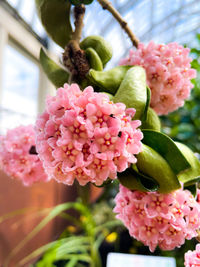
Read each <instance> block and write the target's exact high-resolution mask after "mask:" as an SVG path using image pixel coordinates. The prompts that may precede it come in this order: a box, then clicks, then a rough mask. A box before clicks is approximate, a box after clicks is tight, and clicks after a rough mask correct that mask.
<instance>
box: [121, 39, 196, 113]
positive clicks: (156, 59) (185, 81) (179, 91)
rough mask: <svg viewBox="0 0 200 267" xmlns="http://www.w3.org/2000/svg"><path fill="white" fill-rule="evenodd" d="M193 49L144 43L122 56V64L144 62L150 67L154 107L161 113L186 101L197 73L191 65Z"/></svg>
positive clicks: (152, 103) (171, 44) (147, 72)
mask: <svg viewBox="0 0 200 267" xmlns="http://www.w3.org/2000/svg"><path fill="white" fill-rule="evenodd" d="M189 51H190V49H189V48H184V47H183V46H181V45H179V44H177V43H169V44H167V45H164V44H155V43H154V42H153V41H151V42H150V43H149V44H148V45H147V46H145V45H144V44H143V43H140V44H139V46H138V49H137V50H136V51H133V50H131V51H130V54H129V57H128V58H125V59H122V60H121V62H120V65H140V66H142V67H143V68H144V69H145V70H146V75H147V84H148V86H149V87H150V89H151V107H152V108H153V109H154V110H155V111H156V112H157V114H158V115H162V114H167V113H169V112H172V111H174V110H176V109H177V108H179V107H181V106H183V105H184V100H185V99H186V98H188V97H189V95H190V90H191V89H192V87H193V84H192V83H191V82H190V80H191V79H192V78H195V77H196V71H195V70H194V69H192V68H191V66H190V62H191V61H192V59H191V58H190V57H189V56H188V54H189Z"/></svg>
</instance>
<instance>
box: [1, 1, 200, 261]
mask: <svg viewBox="0 0 200 267" xmlns="http://www.w3.org/2000/svg"><path fill="white" fill-rule="evenodd" d="M111 2H112V3H113V5H114V6H115V8H116V9H117V10H118V11H119V12H120V13H121V15H122V16H123V17H124V18H125V20H127V21H128V23H129V25H130V27H131V29H132V30H133V32H134V33H135V34H136V36H137V37H138V38H139V39H140V40H141V41H142V42H145V43H147V42H149V40H151V39H152V40H154V41H155V42H159V43H169V42H173V41H176V42H178V43H180V44H184V45H187V46H189V47H190V48H192V57H193V59H194V61H193V67H194V68H196V69H197V71H199V72H200V64H199V63H200V62H199V55H200V38H199V36H200V35H198V34H200V0H168V1H166V0H112V1H111ZM94 14H95V17H94ZM88 35H102V36H103V37H104V38H105V39H106V40H108V41H109V42H110V43H111V45H112V47H113V50H114V53H113V54H114V56H113V59H112V61H111V62H110V63H109V64H108V66H107V68H110V67H111V66H114V65H116V64H118V62H119V60H120V58H121V57H125V56H126V55H127V54H128V52H129V49H130V48H131V43H130V41H129V39H128V37H127V35H126V34H124V33H123V32H122V30H121V28H120V26H119V25H118V24H117V22H116V21H115V20H114V19H113V17H111V15H110V14H109V13H108V12H107V11H103V10H102V8H101V7H100V6H99V4H98V3H97V1H94V2H93V3H92V4H91V5H90V6H89V7H88V8H87V9H86V16H85V28H84V32H83V37H84V36H88ZM41 46H44V47H45V48H46V49H48V50H49V53H50V54H51V56H52V57H53V58H54V59H55V60H57V61H59V60H60V58H61V53H62V52H63V51H62V49H61V48H60V47H58V46H57V45H56V44H54V43H53V42H52V41H51V40H50V39H49V38H48V37H47V35H46V33H45V31H44V29H43V27H42V25H41V23H40V21H39V19H38V17H37V14H36V9H35V5H34V0H7V1H6V0H0V134H4V133H5V132H6V131H7V129H10V128H14V127H16V126H18V125H20V124H24V125H27V124H32V123H34V122H35V119H36V117H37V114H38V113H40V112H42V111H43V109H44V100H45V96H46V95H47V94H53V92H54V87H53V86H52V85H51V84H50V82H49V81H48V80H47V78H46V76H45V75H44V73H43V71H42V69H41V68H40V64H39V61H38V56H39V51H40V47H41ZM194 85H195V88H194V90H193V93H192V95H191V98H190V100H189V101H187V103H186V106H185V107H184V108H181V109H179V110H178V111H176V112H174V113H172V114H171V115H170V116H169V118H166V117H163V118H162V120H163V131H164V132H166V133H167V134H169V135H170V136H171V137H173V138H174V139H175V140H179V141H184V142H185V143H186V144H188V145H189V146H190V147H191V148H192V149H193V150H194V151H196V152H200V139H199V136H200V130H199V129H200V105H199V104H200V92H199V91H200V82H199V74H198V78H197V79H196V80H195V81H194ZM0 183H1V186H0V200H1V201H0V203H1V204H0V215H2V214H5V213H6V212H10V211H13V210H15V209H20V208H24V207H36V208H37V207H39V206H40V208H42V207H45V208H46V207H50V206H53V205H55V204H57V203H62V202H64V201H66V200H73V199H75V195H76V193H75V191H74V188H66V186H62V185H58V184H55V183H53V182H52V183H49V184H44V185H42V186H41V185H39V186H38V185H34V186H33V187H32V188H24V187H23V186H22V185H21V184H20V183H18V182H16V181H15V182H14V181H12V180H10V179H8V177H6V176H5V175H4V174H3V173H0ZM109 190H110V189H109V188H108V189H107V191H108V192H106V199H107V203H109V201H110V199H112V197H113V195H114V194H115V191H114V192H113V191H112V192H111V191H109ZM47 192H48V194H47ZM19 196H20V197H19ZM106 205H107V204H105V203H104V205H103V207H104V208H105V206H106ZM102 210H103V209H102ZM109 212H110V209H109V211H108V213H109ZM32 224H33V221H32V220H29V219H27V217H26V219H24V222H23V224H20V227H18V228H16V226H15V227H14V228H13V221H11V222H10V225H11V226H12V227H11V228H9V229H10V230H9V231H10V234H9V235H8V231H7V229H8V224H6V225H4V226H1V225H0V263H1V261H3V259H4V258H5V257H6V256H7V255H8V253H9V252H10V251H11V249H12V248H13V247H14V246H15V245H16V244H17V242H18V241H19V238H21V239H22V237H23V236H25V235H26V234H27V233H28V231H30V229H31V228H32ZM27 225H28V227H27V228H26V226H27ZM54 226H55V224H54ZM60 227H62V226H60ZM58 228H59V227H58V225H57V228H56V229H57V230H59V229H58ZM16 229H17V230H16ZM53 229H54V230H55V227H53V226H52V227H51V226H50V229H49V230H46V233H44V234H43V235H41V236H40V237H39V238H38V241H34V242H35V243H34V244H35V246H36V247H37V245H39V244H42V243H45V242H47V241H49V240H51V239H52V238H53V237H55V236H56V235H57V233H55V232H53ZM16 233H17V234H16ZM11 236H12V238H13V239H12V242H11V241H10V240H11ZM125 237H126V238H127V236H126V235H125ZM126 240H127V239H126ZM127 242H129V243H130V246H129V247H130V251H132V253H137V252H138V251H139V250H141V253H142V252H143V253H147V250H145V251H143V250H142V246H141V244H140V243H139V242H136V241H134V242H133V241H130V240H129V241H127ZM5 244H7V245H6V246H5ZM186 246H187V248H192V246H193V244H192V245H191V243H188V242H187V244H186ZM26 249H27V250H28V249H29V250H30V249H33V247H31V246H30V248H28V247H27V248H26ZM183 250H184V248H183ZM127 251H129V250H128V248H127ZM127 251H125V252H127ZM24 253H25V252H24ZM156 253H157V254H158V255H160V252H159V251H156ZM181 253H183V252H181ZM181 253H179V252H176V251H175V252H173V256H174V255H175V256H177V255H178V254H181ZM181 255H183V254H181ZM20 257H21V256H20ZM177 263H178V260H177ZM179 264H180V265H178V266H182V265H181V264H182V261H181V260H180V263H179ZM13 266H15V265H13Z"/></svg>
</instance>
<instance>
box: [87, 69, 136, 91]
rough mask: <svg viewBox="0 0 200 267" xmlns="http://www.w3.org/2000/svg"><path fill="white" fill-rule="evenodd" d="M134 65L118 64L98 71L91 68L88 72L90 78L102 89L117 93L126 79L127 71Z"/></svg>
mask: <svg viewBox="0 0 200 267" xmlns="http://www.w3.org/2000/svg"><path fill="white" fill-rule="evenodd" d="M130 68H132V66H117V67H115V68H113V69H111V70H107V71H96V70H94V69H91V70H90V71H89V74H88V78H89V80H90V81H91V82H92V83H93V84H94V85H97V86H98V87H99V88H100V89H101V90H102V91H105V92H108V93H111V94H113V95H114V94H115V93H116V92H117V90H118V88H119V87H120V84H121V82H122V81H123V79H124V76H125V74H126V72H127V71H128V70H129V69H130Z"/></svg>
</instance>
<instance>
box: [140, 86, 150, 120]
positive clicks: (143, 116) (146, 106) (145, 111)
mask: <svg viewBox="0 0 200 267" xmlns="http://www.w3.org/2000/svg"><path fill="white" fill-rule="evenodd" d="M146 90H147V101H146V105H145V109H144V113H143V115H142V117H141V121H142V122H146V120H147V113H148V110H149V105H150V102H151V90H150V88H149V87H148V86H147V88H146Z"/></svg>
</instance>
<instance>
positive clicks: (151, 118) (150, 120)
mask: <svg viewBox="0 0 200 267" xmlns="http://www.w3.org/2000/svg"><path fill="white" fill-rule="evenodd" d="M141 128H142V129H150V130H156V131H158V132H160V130H161V123H160V119H159V117H158V115H157V114H156V112H155V111H154V110H153V109H152V108H148V111H147V119H146V121H143V122H142V126H141Z"/></svg>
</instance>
